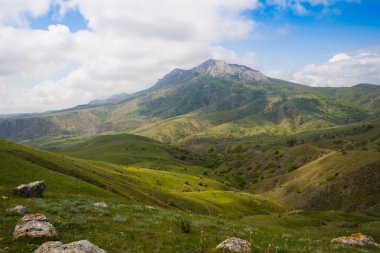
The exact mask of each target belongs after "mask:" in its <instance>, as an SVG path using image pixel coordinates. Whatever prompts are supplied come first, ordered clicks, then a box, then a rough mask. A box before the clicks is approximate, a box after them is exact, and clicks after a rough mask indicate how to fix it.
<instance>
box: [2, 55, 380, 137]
mask: <svg viewBox="0 0 380 253" xmlns="http://www.w3.org/2000/svg"><path fill="white" fill-rule="evenodd" d="M368 89H370V90H371V94H368V92H366V91H367V90H368ZM114 98H116V100H117V101H113V100H112V99H111V100H108V101H111V102H110V103H107V100H105V102H100V103H95V104H94V103H92V104H91V103H90V104H87V105H81V106H77V107H74V108H69V109H65V110H61V111H56V112H47V113H42V114H32V115H30V116H28V115H23V116H22V117H20V118H18V117H13V118H8V119H7V118H2V119H0V137H4V138H10V139H16V140H27V139H31V138H40V137H46V136H57V135H83V134H97V133H104V132H111V131H116V132H118V131H126V132H130V133H138V134H141V135H146V136H148V137H150V138H154V139H157V140H160V141H165V142H173V141H174V142H177V141H180V140H181V139H185V138H189V137H190V136H195V137H196V138H198V136H202V135H207V136H216V137H218V136H225V135H227V136H231V137H244V136H254V135H257V134H263V133H266V134H270V135H273V134H274V135H278V134H289V133H294V132H299V131H302V130H304V129H318V128H326V127H332V126H339V125H343V124H347V123H354V122H360V121H363V120H370V119H371V118H373V117H377V115H379V113H380V109H379V108H380V106H378V105H379V104H380V87H377V86H371V85H365V86H363V85H359V86H355V87H352V88H331V89H330V88H313V87H308V86H304V85H301V84H296V83H291V82H287V81H283V80H279V79H274V78H270V77H266V76H265V75H263V74H262V73H260V72H259V71H256V70H253V69H251V68H249V67H246V66H242V65H237V64H228V63H225V62H222V61H217V60H207V61H205V62H203V63H202V64H200V65H198V66H196V67H194V68H192V69H190V70H181V69H175V70H173V71H172V72H170V73H168V74H167V75H165V76H164V77H163V78H162V79H160V80H159V81H158V82H157V83H156V85H154V86H152V87H151V88H149V89H147V90H143V91H140V92H137V93H134V94H129V95H123V96H114ZM368 100H370V101H371V102H370V103H368V102H366V101H368ZM165 122H166V123H165ZM163 123H165V124H166V126H165V127H163V126H164V125H163ZM194 124H195V125H194Z"/></svg>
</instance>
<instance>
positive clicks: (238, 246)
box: [215, 237, 251, 253]
mask: <svg viewBox="0 0 380 253" xmlns="http://www.w3.org/2000/svg"><path fill="white" fill-rule="evenodd" d="M215 250H216V252H236V253H248V252H251V243H250V242H248V241H246V240H243V239H240V238H236V237H229V238H227V239H226V240H224V241H223V242H221V243H220V244H219V245H218V246H216V248H215Z"/></svg>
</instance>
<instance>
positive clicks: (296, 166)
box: [286, 163, 300, 173]
mask: <svg viewBox="0 0 380 253" xmlns="http://www.w3.org/2000/svg"><path fill="white" fill-rule="evenodd" d="M299 167H300V166H299V165H298V164H295V163H293V164H292V165H290V166H289V167H288V168H286V172H287V173H290V172H292V171H295V170H296V169H298V168H299Z"/></svg>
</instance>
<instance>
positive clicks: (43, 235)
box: [13, 214, 59, 240]
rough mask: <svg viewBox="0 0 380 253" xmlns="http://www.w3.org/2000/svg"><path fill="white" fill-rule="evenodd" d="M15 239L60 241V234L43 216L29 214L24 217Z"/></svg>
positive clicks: (15, 232) (18, 225) (16, 231)
mask: <svg viewBox="0 0 380 253" xmlns="http://www.w3.org/2000/svg"><path fill="white" fill-rule="evenodd" d="M13 238H14V239H19V238H35V239H46V240H58V239H59V236H58V232H57V230H56V229H55V228H54V226H53V225H52V224H50V223H49V220H48V219H47V218H46V216H45V215H43V214H27V215H25V216H24V217H22V218H21V219H20V221H19V223H18V224H17V225H16V227H15V230H14V232H13Z"/></svg>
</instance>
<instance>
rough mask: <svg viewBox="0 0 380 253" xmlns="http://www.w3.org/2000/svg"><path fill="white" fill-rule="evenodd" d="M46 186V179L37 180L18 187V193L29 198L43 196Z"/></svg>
mask: <svg viewBox="0 0 380 253" xmlns="http://www.w3.org/2000/svg"><path fill="white" fill-rule="evenodd" d="M45 188H46V184H45V181H35V182H32V183H29V184H22V185H19V186H17V187H16V193H17V194H18V195H20V196H24V197H28V198H41V197H42V195H43V193H44V190H45Z"/></svg>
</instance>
